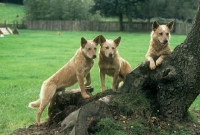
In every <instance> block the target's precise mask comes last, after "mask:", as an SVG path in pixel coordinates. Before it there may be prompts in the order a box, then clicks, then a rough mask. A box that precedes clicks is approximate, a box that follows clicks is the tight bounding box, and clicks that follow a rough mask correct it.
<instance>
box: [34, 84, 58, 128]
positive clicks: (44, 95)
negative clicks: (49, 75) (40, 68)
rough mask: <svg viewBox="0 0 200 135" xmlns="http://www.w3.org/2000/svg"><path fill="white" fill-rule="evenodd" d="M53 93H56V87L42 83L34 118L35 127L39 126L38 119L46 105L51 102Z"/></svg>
mask: <svg viewBox="0 0 200 135" xmlns="http://www.w3.org/2000/svg"><path fill="white" fill-rule="evenodd" d="M55 92H56V85H54V84H51V83H49V82H47V83H45V82H44V83H43V85H42V89H41V93H40V107H39V109H38V112H37V116H36V124H37V125H40V117H41V115H42V112H43V111H44V109H45V107H46V106H47V105H48V103H49V102H50V101H51V99H52V97H53V96H54V94H55Z"/></svg>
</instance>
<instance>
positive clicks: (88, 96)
mask: <svg viewBox="0 0 200 135" xmlns="http://www.w3.org/2000/svg"><path fill="white" fill-rule="evenodd" d="M81 95H82V97H83V98H84V99H86V98H90V95H88V94H87V93H86V92H84V93H81Z"/></svg>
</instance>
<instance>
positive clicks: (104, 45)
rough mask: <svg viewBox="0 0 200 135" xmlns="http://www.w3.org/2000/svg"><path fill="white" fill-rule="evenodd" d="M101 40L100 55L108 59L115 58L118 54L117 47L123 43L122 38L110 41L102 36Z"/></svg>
mask: <svg viewBox="0 0 200 135" xmlns="http://www.w3.org/2000/svg"><path fill="white" fill-rule="evenodd" d="M99 39H100V40H99V42H100V46H101V48H100V53H101V54H102V55H104V56H105V57H107V58H113V57H114V56H115V54H116V52H117V47H118V45H119V43H120V41H121V37H118V38H116V39H115V40H108V39H105V38H104V37H103V36H102V35H100V37H99Z"/></svg>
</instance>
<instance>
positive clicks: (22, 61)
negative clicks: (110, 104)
mask: <svg viewBox="0 0 200 135" xmlns="http://www.w3.org/2000/svg"><path fill="white" fill-rule="evenodd" d="M19 32H20V35H8V36H5V37H4V38H0V82H1V83H0V134H8V133H10V132H12V131H13V130H14V129H17V128H20V127H27V126H29V125H30V124H33V123H34V122H35V117H36V110H33V109H30V108H28V103H29V102H31V101H34V100H36V99H38V96H39V92H40V87H41V85H42V82H43V81H44V80H45V79H47V78H49V77H50V76H51V75H52V74H54V73H55V72H56V71H57V70H58V69H59V68H61V67H62V66H63V65H64V64H66V63H67V61H68V60H69V59H70V58H71V57H73V55H74V53H75V51H76V50H77V49H78V48H79V47H80V39H81V37H85V38H86V39H94V38H95V37H96V36H97V35H100V34H102V35H104V36H105V38H107V39H115V38H117V37H118V36H121V37H122V40H121V43H120V45H119V47H118V51H119V53H120V55H121V56H122V57H123V58H124V59H126V60H127V61H128V62H129V63H130V64H131V66H132V68H134V67H136V66H137V65H139V64H140V63H141V62H142V61H144V60H145V57H144V56H145V54H146V51H147V49H148V46H149V39H150V34H149V33H122V32H69V31H61V36H58V35H57V31H40V30H19ZM185 37H186V36H185V35H173V36H172V38H171V47H172V48H174V47H175V46H176V45H179V44H180V43H182V42H183V41H184V39H185ZM98 48H99V47H98ZM91 77H92V84H91V85H92V86H93V87H94V89H95V92H94V93H98V92H100V79H99V69H98V64H97V59H95V64H94V67H93V68H92V70H91ZM77 87H78V85H75V86H74V87H72V88H77ZM106 87H107V88H110V87H111V78H108V77H107V78H106ZM67 89H68V90H69V89H71V88H67ZM199 103H200V101H199V98H198V100H197V101H195V102H194V104H193V106H195V107H196V109H200V106H199ZM46 118H47V113H46V111H44V113H43V115H42V121H44V120H45V119H46Z"/></svg>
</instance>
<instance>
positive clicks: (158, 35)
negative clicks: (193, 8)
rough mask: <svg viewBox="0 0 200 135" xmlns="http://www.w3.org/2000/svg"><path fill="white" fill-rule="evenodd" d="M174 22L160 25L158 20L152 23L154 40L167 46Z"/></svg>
mask: <svg viewBox="0 0 200 135" xmlns="http://www.w3.org/2000/svg"><path fill="white" fill-rule="evenodd" d="M173 25H174V22H173V21H171V22H169V23H168V24H166V25H160V24H158V22H157V21H154V22H153V24H152V32H151V36H152V38H153V40H155V41H156V42H158V43H159V44H160V45H161V46H163V47H164V46H167V45H168V42H169V39H170V31H171V30H172V28H173Z"/></svg>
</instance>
